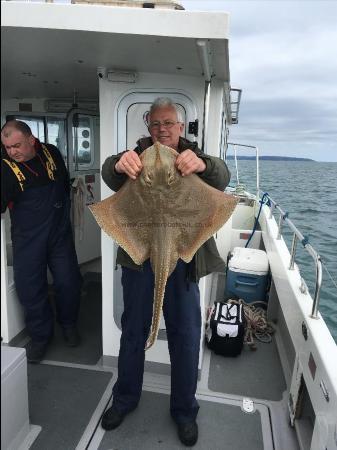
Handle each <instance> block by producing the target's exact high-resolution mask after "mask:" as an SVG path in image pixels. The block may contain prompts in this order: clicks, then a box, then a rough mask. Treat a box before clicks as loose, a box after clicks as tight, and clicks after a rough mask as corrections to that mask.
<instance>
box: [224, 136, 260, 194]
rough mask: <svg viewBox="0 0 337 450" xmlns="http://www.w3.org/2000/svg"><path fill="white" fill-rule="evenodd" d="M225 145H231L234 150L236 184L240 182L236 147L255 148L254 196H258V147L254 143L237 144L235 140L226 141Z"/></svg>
mask: <svg viewBox="0 0 337 450" xmlns="http://www.w3.org/2000/svg"><path fill="white" fill-rule="evenodd" d="M227 146H232V147H233V151H234V162H235V170H236V179H237V183H238V185H239V184H240V178H239V169H238V159H237V147H241V148H250V149H254V150H255V157H256V198H260V168H259V149H258V148H257V147H256V146H254V145H246V144H237V143H235V142H227Z"/></svg>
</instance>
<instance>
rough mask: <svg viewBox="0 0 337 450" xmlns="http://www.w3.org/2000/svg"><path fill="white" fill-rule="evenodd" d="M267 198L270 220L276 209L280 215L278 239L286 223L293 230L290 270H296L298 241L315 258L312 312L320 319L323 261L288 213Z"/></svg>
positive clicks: (313, 315) (313, 316)
mask: <svg viewBox="0 0 337 450" xmlns="http://www.w3.org/2000/svg"><path fill="white" fill-rule="evenodd" d="M267 197H268V199H269V201H270V203H271V215H270V218H272V216H273V211H275V209H276V210H277V211H278V212H279V213H280V218H279V223H278V234H277V239H280V238H281V230H282V225H283V224H284V223H286V224H287V225H288V226H289V228H290V229H291V230H292V232H293V233H294V234H293V241H292V246H291V254H290V264H289V270H293V269H294V264H295V253H296V248H297V241H298V240H299V241H300V242H301V243H302V245H303V247H304V248H305V249H306V250H307V252H308V253H309V255H310V256H311V257H312V258H313V260H314V262H315V267H316V285H315V294H314V300H313V305H312V310H311V316H310V317H312V318H313V319H318V306H319V298H320V290H321V286H322V273H323V271H322V260H321V257H320V255H319V254H318V253H317V252H316V250H315V249H314V248H313V247H312V245H311V244H309V242H308V238H306V237H305V236H303V234H302V233H301V232H300V231H299V230H298V229H297V228H296V226H295V225H294V224H293V223H292V221H291V220H290V219H289V218H288V213H286V212H284V211H283V210H282V209H281V208H280V206H279V205H278V204H277V203H276V202H275V200H273V199H272V198H271V197H270V196H269V194H267Z"/></svg>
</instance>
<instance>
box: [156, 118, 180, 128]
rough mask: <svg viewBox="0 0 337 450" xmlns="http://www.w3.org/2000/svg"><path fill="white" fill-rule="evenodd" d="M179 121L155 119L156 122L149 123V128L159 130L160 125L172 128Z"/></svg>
mask: <svg viewBox="0 0 337 450" xmlns="http://www.w3.org/2000/svg"><path fill="white" fill-rule="evenodd" d="M177 123H180V122H178V121H174V120H164V122H160V121H159V120H155V121H154V122H150V123H149V128H150V129H151V130H159V128H160V126H163V127H164V128H172V127H173V126H174V125H176V124H177Z"/></svg>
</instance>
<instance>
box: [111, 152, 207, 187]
mask: <svg viewBox="0 0 337 450" xmlns="http://www.w3.org/2000/svg"><path fill="white" fill-rule="evenodd" d="M176 168H177V169H178V170H179V172H180V173H181V175H182V176H183V177H184V176H186V175H190V174H191V173H200V172H203V171H204V170H205V169H206V164H205V163H204V161H203V160H202V159H201V158H199V157H198V156H197V155H196V154H195V153H194V152H193V151H192V150H189V149H188V150H184V151H183V152H182V153H180V155H178V156H177V159H176ZM142 169H143V164H142V162H141V160H140V159H139V156H138V154H137V153H136V152H135V151H134V150H128V151H126V152H125V153H123V155H122V156H121V159H120V160H119V161H118V162H117V163H116V165H115V171H116V172H117V173H125V174H126V175H128V176H129V177H130V178H131V179H132V180H135V179H136V178H137V177H138V175H139V174H140V172H141V171H142Z"/></svg>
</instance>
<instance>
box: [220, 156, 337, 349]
mask: <svg viewBox="0 0 337 450" xmlns="http://www.w3.org/2000/svg"><path fill="white" fill-rule="evenodd" d="M237 164H238V169H239V182H240V183H241V184H244V185H245V186H246V190H248V191H249V192H252V193H256V163H255V161H250V160H238V161H237ZM228 166H229V168H230V171H231V173H232V177H231V183H230V186H233V187H234V186H236V183H237V181H236V168H235V163H234V161H233V160H229V161H228ZM263 192H268V193H269V195H270V197H271V198H272V199H273V200H274V201H276V202H277V203H278V204H279V206H280V207H281V209H282V210H283V211H285V212H288V214H289V216H288V217H289V219H290V220H291V221H292V222H293V223H294V225H295V226H296V227H297V228H298V229H299V231H300V232H301V233H302V234H303V235H304V236H305V237H307V238H308V239H309V243H310V244H311V245H312V246H313V248H314V249H315V250H316V251H317V253H319V255H320V256H321V258H322V261H323V281H322V288H321V293H320V304H319V311H320V313H321V314H322V316H323V318H324V320H325V322H326V324H327V326H328V328H329V330H330V332H331V334H332V336H333V337H334V339H335V341H336V342H337V288H336V287H335V285H334V282H335V283H336V282H337V163H328V162H315V161H268V160H263V161H260V193H261V195H262V193H263ZM282 234H283V236H284V239H285V241H286V243H287V246H288V248H289V249H290V248H291V241H292V235H293V233H292V232H291V230H290V229H289V228H287V226H284V228H283V230H282ZM296 263H297V264H298V265H299V267H300V271H301V276H302V277H303V278H304V280H305V282H306V284H307V286H308V288H309V291H310V293H311V295H312V296H313V294H314V291H315V280H316V272H315V264H314V261H313V259H312V257H311V256H310V255H309V254H308V252H307V251H305V250H304V248H303V246H302V245H301V244H300V243H298V245H297V251H296ZM328 272H329V273H328ZM329 274H330V275H329ZM331 277H332V278H333V280H334V282H333V281H332V280H331Z"/></svg>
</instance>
